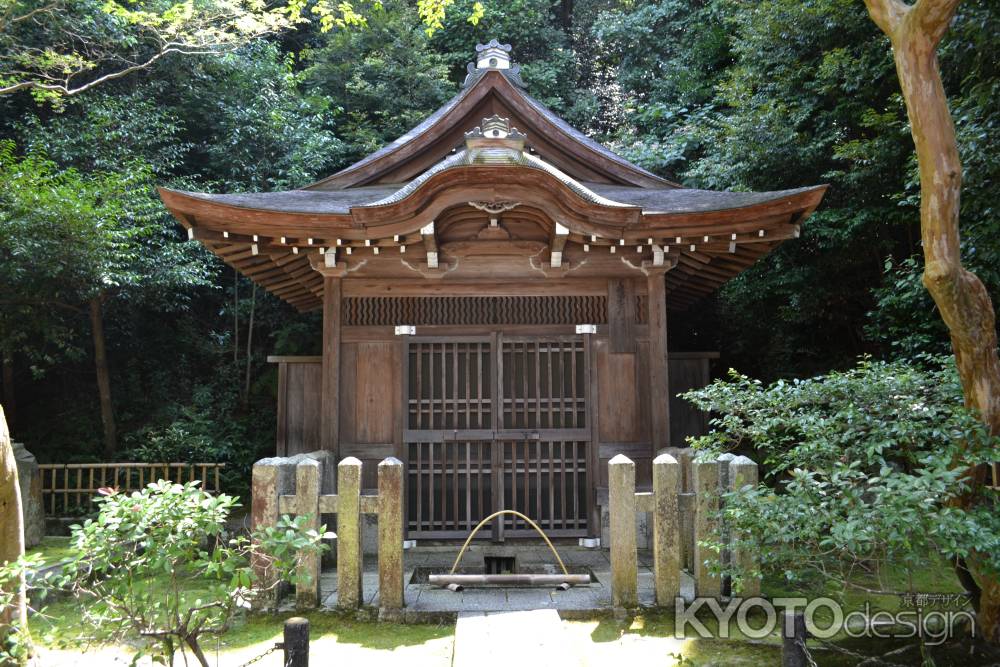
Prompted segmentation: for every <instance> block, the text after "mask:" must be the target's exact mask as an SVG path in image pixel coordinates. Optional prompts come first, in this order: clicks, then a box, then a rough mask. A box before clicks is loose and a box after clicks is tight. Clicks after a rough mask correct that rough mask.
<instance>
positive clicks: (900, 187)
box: [0, 0, 1000, 480]
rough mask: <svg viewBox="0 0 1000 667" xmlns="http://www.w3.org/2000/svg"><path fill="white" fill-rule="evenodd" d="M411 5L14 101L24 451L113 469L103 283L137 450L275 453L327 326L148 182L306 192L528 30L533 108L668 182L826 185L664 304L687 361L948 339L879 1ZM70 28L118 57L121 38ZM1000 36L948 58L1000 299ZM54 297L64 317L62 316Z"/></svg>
mask: <svg viewBox="0 0 1000 667" xmlns="http://www.w3.org/2000/svg"><path fill="white" fill-rule="evenodd" d="M84 4H86V3H84ZM416 4H417V3H412V2H403V1H402V0H389V1H387V2H382V3H356V6H357V7H358V8H359V9H363V10H364V11H363V13H364V14H365V17H364V25H363V26H360V25H359V26H348V27H340V28H336V27H335V29H332V30H329V31H326V32H324V31H323V30H322V29H321V26H320V25H319V24H317V23H308V24H301V25H299V26H298V28H297V29H296V30H292V31H286V32H283V33H281V34H280V35H272V36H268V37H265V38H260V39H257V40H255V41H253V42H251V43H250V44H249V45H247V46H245V47H243V48H240V49H238V50H235V51H233V52H230V53H226V54H224V55H221V56H217V57H191V56H180V55H172V56H167V57H164V58H163V59H161V60H159V61H158V62H156V63H155V64H154V65H153V66H151V67H150V68H148V69H146V70H143V71H141V72H138V73H135V74H133V75H130V76H128V77H124V78H121V79H118V80H114V81H110V82H108V83H106V84H102V85H101V86H100V87H95V88H94V89H93V90H91V91H88V92H86V93H84V94H81V95H79V96H77V97H72V98H68V99H67V100H65V101H64V104H62V106H61V108H59V109H53V108H52V106H51V105H48V104H42V105H39V104H37V103H36V101H35V100H34V99H33V98H32V96H31V95H30V94H28V93H18V94H14V95H6V96H0V139H3V138H5V139H7V140H9V141H12V142H13V144H4V146H5V147H6V148H5V149H4V151H5V152H4V153H3V155H2V158H0V159H2V161H3V166H2V173H3V174H4V176H3V178H5V179H7V181H6V183H10V184H15V185H16V184H17V183H29V182H30V183H32V184H33V185H32V187H31V188H30V191H22V189H21V188H17V187H15V188H8V187H4V188H2V189H0V225H2V228H0V295H2V297H0V298H3V299H5V300H9V299H11V298H12V297H11V295H12V294H13V295H14V296H15V297H16V298H17V300H18V301H19V303H18V304H17V305H16V307H11V306H10V305H9V304H5V305H4V306H3V308H2V309H0V346H2V347H3V348H4V350H3V352H4V356H6V357H7V358H9V359H11V362H10V363H11V364H12V367H13V374H14V378H15V383H14V385H15V388H16V392H15V393H16V396H15V399H16V406H15V407H16V409H15V410H11V408H10V406H8V413H11V412H13V413H14V419H15V423H14V426H13V430H14V434H15V437H16V438H17V439H19V440H23V441H25V442H26V444H27V445H28V447H29V448H30V449H32V450H33V451H36V452H37V453H38V454H39V455H40V456H41V457H42V458H43V460H54V459H58V460H64V461H65V460H81V459H93V458H95V457H96V456H98V455H99V452H100V445H99V443H100V440H101V438H100V434H101V423H100V418H99V410H98V405H97V392H96V389H95V381H94V364H93V359H92V355H93V350H92V347H91V343H90V338H89V337H90V330H89V323H88V320H87V317H86V316H85V315H83V314H81V313H80V312H78V310H79V305H80V299H81V298H83V297H84V296H86V294H87V293H88V291H93V290H95V289H100V290H102V292H103V293H106V300H105V310H104V314H105V328H106V336H107V343H108V353H109V358H110V368H111V378H112V383H111V384H112V396H113V400H114V408H115V415H116V417H117V419H118V422H119V432H120V433H121V438H120V439H121V441H122V443H121V444H122V447H123V448H125V449H128V450H130V451H132V452H133V453H134V454H135V455H136V456H140V457H143V458H158V457H160V456H165V455H167V453H172V454H176V455H184V453H185V452H184V450H185V449H187V456H190V457H194V456H198V457H201V456H204V457H213V458H217V459H221V460H227V461H230V462H232V463H233V464H234V465H233V466H232V467H231V468H230V470H231V471H234V472H233V476H234V480H235V479H240V478H243V479H245V478H246V474H245V471H246V465H247V463H248V462H250V461H252V460H254V458H256V457H257V456H259V455H260V454H262V453H266V452H268V451H270V450H271V449H272V448H273V442H274V422H273V420H274V403H273V392H274V386H275V384H276V381H275V373H274V370H273V368H271V367H269V366H268V365H267V364H266V363H265V361H264V358H265V356H266V355H267V354H269V353H278V354H295V353H305V354H310V353H315V352H316V351H317V349H318V344H319V319H318V317H317V315H316V314H305V315H301V314H298V313H295V312H294V311H293V310H292V309H291V308H289V307H288V306H287V305H285V304H283V303H280V302H278V301H277V300H276V299H274V298H273V297H271V296H270V295H268V294H265V293H263V292H260V291H255V290H254V289H253V288H252V286H251V285H250V283H249V282H248V281H246V280H245V279H243V278H241V277H238V276H235V275H234V273H233V271H232V270H231V269H228V268H226V267H224V266H223V265H222V264H221V263H220V262H218V261H217V260H215V259H214V258H213V257H211V256H210V255H208V253H206V252H205V251H203V250H201V249H200V248H199V247H198V246H197V245H196V244H186V243H183V242H182V239H183V237H182V235H181V233H180V229H179V226H178V225H176V224H175V223H174V222H173V221H172V220H171V219H170V218H169V216H168V215H167V214H166V213H165V211H164V209H163V208H162V206H161V205H160V204H159V203H158V199H157V198H156V196H155V192H153V190H152V186H153V185H154V184H163V185H168V186H174V187H182V188H186V189H211V190H216V191H221V190H226V191H240V190H273V189H280V188H288V187H295V186H301V185H304V184H306V183H308V182H310V181H312V180H314V179H316V178H319V177H322V176H324V175H326V174H328V173H331V172H333V171H335V170H336V169H338V168H340V167H343V166H345V165H347V164H349V163H350V162H351V161H352V160H354V159H357V158H359V157H361V156H362V155H364V154H365V153H367V152H370V151H372V150H374V149H376V148H377V147H378V146H379V145H380V144H382V143H383V142H385V141H388V140H391V139H393V138H395V137H396V136H397V135H399V134H400V133H402V132H404V131H405V130H406V129H408V128H409V127H411V126H412V125H414V124H415V123H417V122H418V121H419V120H420V119H421V118H422V117H424V116H425V115H426V114H428V113H430V112H431V111H432V110H434V109H435V108H436V107H438V106H439V105H440V104H441V103H443V102H444V101H445V100H447V99H448V98H449V96H451V95H452V94H454V93H455V92H456V91H457V90H458V86H459V85H460V83H461V81H462V79H463V77H464V73H465V69H464V66H465V63H466V62H468V61H469V60H470V59H472V57H473V47H474V45H475V43H476V42H481V41H486V40H487V39H489V38H490V37H494V36H495V37H498V38H500V39H502V40H504V41H509V42H511V43H512V45H513V47H514V56H515V59H516V60H517V61H519V62H520V63H522V64H523V66H524V71H523V75H524V79H525V81H526V82H527V84H528V87H529V90H530V92H531V93H532V94H533V95H535V96H536V97H538V98H539V99H541V100H542V101H543V102H545V103H546V104H548V105H550V106H551V107H552V108H553V109H554V110H556V111H557V112H558V113H560V114H561V115H563V116H564V117H565V118H566V119H567V120H568V121H570V122H572V123H573V124H575V125H577V126H578V127H580V128H581V129H583V130H584V131H586V132H588V133H590V134H592V135H594V136H595V137H597V138H599V139H601V140H603V141H605V142H607V143H608V144H609V145H611V146H613V147H614V148H616V149H617V150H619V151H620V152H621V153H623V154H624V155H626V156H628V157H630V158H631V159H633V160H635V161H637V162H639V163H641V164H643V165H644V166H646V167H648V168H650V169H652V170H654V171H656V172H657V173H660V174H663V175H666V176H668V177H670V178H672V179H675V180H677V181H679V182H682V183H684V184H685V185H690V186H697V187H710V188H727V189H780V188H786V187H788V188H790V187H799V186H804V185H812V184H816V183H823V182H825V183H829V184H830V185H831V188H830V190H829V192H828V194H827V196H826V199H825V202H824V205H823V206H822V207H821V209H820V210H819V211H818V212H817V213H816V214H815V215H814V216H813V217H812V218H811V219H810V221H809V222H808V223H807V224H806V226H805V228H804V233H803V237H802V238H801V239H799V240H797V241H791V242H787V243H785V244H784V245H783V246H782V247H781V248H780V249H779V250H778V251H777V252H776V253H774V254H773V255H772V256H770V257H768V258H767V259H766V260H764V261H762V262H760V263H759V264H758V265H757V266H755V267H754V268H752V269H751V270H749V271H748V272H747V273H746V274H745V275H743V276H741V277H740V278H737V279H736V280H734V281H732V282H731V283H730V284H729V285H728V286H726V287H725V288H724V289H723V290H721V292H720V293H719V294H718V295H717V296H715V297H712V298H709V299H706V300H705V302H704V303H703V304H701V305H700V307H698V308H695V309H692V310H691V311H690V312H689V313H686V314H678V315H675V316H672V319H671V334H670V335H671V345H672V347H674V348H677V349H684V348H687V349H719V350H721V351H722V352H723V355H724V356H723V360H722V364H723V365H731V366H735V367H737V368H739V369H740V370H742V371H743V372H746V373H749V374H751V375H753V376H757V377H762V378H765V379H771V378H776V377H791V376H801V375H808V374H812V373H817V372H824V371H827V370H829V369H831V368H845V367H848V366H850V365H851V364H853V360H854V359H855V358H856V357H857V355H858V354H860V353H871V354H874V355H876V356H877V357H880V358H887V357H892V356H896V355H900V354H912V353H916V352H935V353H940V352H942V351H946V350H947V345H948V340H947V336H946V333H945V331H944V328H943V326H942V325H941V324H940V321H939V317H938V316H937V313H936V311H935V309H934V307H933V304H932V303H931V301H930V299H929V298H928V297H927V295H926V293H925V291H924V289H923V287H922V286H921V284H920V282H919V272H920V270H921V259H920V247H919V229H918V221H917V185H916V174H915V168H914V158H913V150H912V142H911V140H910V137H909V132H908V126H907V121H906V117H905V112H904V109H903V105H902V102H901V100H900V97H899V91H898V85H897V83H896V80H895V72H894V69H893V66H892V60H891V55H890V53H889V49H888V43H887V41H886V40H885V38H884V37H882V36H881V35H880V34H879V32H878V30H877V28H876V27H875V26H874V25H873V24H872V23H871V21H870V20H869V19H868V17H867V15H866V13H865V11H864V8H863V6H862V5H861V3H859V2H857V1H856V0H808V1H805V2H803V1H801V0H766V1H764V2H754V3H744V2H736V1H735V0H700V1H699V2H695V3H691V2H680V1H679V0H657V1H656V2H627V3H626V2H614V1H612V0H579V1H577V2H554V1H552V0H512V1H511V2H499V1H495V0H489V1H486V2H482V3H481V4H482V6H481V7H476V4H477V3H474V2H472V1H471V0H456V1H455V2H454V3H451V4H450V6H447V13H446V15H445V16H444V19H443V21H442V26H441V28H440V29H438V30H435V31H433V32H432V34H430V35H428V33H427V31H426V30H425V29H424V28H425V26H424V25H423V24H421V23H420V8H419V7H417V6H416ZM434 4H435V3H424V9H427V8H428V7H432V6H433V5H434ZM438 4H440V3H438ZM444 4H445V5H448V4H449V3H444ZM87 6H88V7H89V6H90V5H87ZM480 10H481V11H480ZM470 15H476V16H477V18H478V20H477V21H476V22H470V21H469V20H468V18H469V16H470ZM79 29H80V30H84V31H89V32H88V33H87V36H88V38H89V39H92V40H96V41H99V40H106V41H108V42H109V43H108V44H106V45H105V46H106V47H107V48H108V49H111V48H112V47H114V46H115V45H114V44H111V43H110V41H111V40H114V39H116V35H115V34H114V33H113V32H108V30H107V26H106V25H100V24H97V23H93V24H90V23H86V24H82V25H81V26H80V27H79ZM998 37H1000V9H998V6H997V4H996V3H995V2H989V1H987V0H967V1H966V2H964V3H963V4H962V7H961V10H960V14H959V16H958V17H957V19H956V21H955V24H954V27H953V29H952V30H951V31H950V33H949V35H948V36H947V38H946V40H945V42H944V44H943V47H942V54H941V60H942V67H943V69H944V73H945V80H946V86H947V88H948V92H949V94H950V96H951V99H952V106H953V109H954V111H955V116H956V122H957V126H958V130H959V135H960V140H961V150H962V158H963V160H964V162H965V165H966V188H965V191H964V193H963V198H962V203H963V230H964V232H963V233H964V245H963V254H964V256H965V260H966V261H967V263H968V265H969V266H970V267H971V268H973V269H974V270H976V271H977V272H978V273H979V274H980V275H981V276H982V277H983V278H984V280H985V281H986V283H987V285H988V286H989V288H990V289H991V291H992V293H993V294H994V296H1000V268H998V267H1000V234H998V233H997V232H998V228H997V218H996V215H995V211H994V206H995V204H994V202H995V201H996V200H997V198H998V195H1000V159H998V156H997V151H996V150H995V147H996V146H997V145H998V143H1000V142H998V139H1000V137H998V134H1000V115H998V113H997V112H996V104H995V100H996V99H997V97H998V95H1000V76H998V71H997V68H998V63H1000V38H998ZM32 38H38V39H40V38H41V37H40V36H38V35H35V36H34V37H32V35H30V34H28V35H25V36H24V39H28V40H30V39H32ZM31 179H33V180H31ZM67 189H71V190H73V191H74V192H77V193H79V194H78V195H77V196H74V197H63V196H61V194H60V193H64V192H65V191H66V190H67ZM59 221H71V224H69V222H67V224H66V229H65V230H63V229H62V227H61V225H62V223H60V222H59ZM63 233H65V234H68V235H69V236H65V237H63V236H59V234H63ZM107 244H113V245H114V247H115V248H126V252H125V254H124V255H121V256H120V257H119V256H118V254H117V253H118V251H117V250H115V256H116V258H117V261H119V262H120V265H116V266H113V267H108V266H106V265H105V264H103V263H102V262H103V260H102V255H101V253H104V252H106V251H107V249H108V247H110V246H108V245H107ZM77 275H82V276H83V278H81V279H80V280H77V279H76V276H77ZM104 277H108V279H109V281H110V282H103V279H104ZM54 299H58V300H59V301H60V302H65V304H67V305H69V306H72V308H62V307H58V308H52V307H47V305H46V302H48V301H52V300H54ZM251 303H253V307H254V313H255V315H254V322H253V332H252V337H251V336H250V331H249V321H248V319H249V318H248V315H249V312H250V309H251ZM74 309H76V310H74ZM248 342H249V344H248ZM247 364H249V365H250V368H251V378H252V381H251V382H250V384H249V386H245V385H244V382H243V377H244V373H245V371H246V367H247ZM181 443H187V444H186V445H185V444H181ZM238 471H242V472H238Z"/></svg>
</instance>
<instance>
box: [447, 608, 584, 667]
mask: <svg viewBox="0 0 1000 667" xmlns="http://www.w3.org/2000/svg"><path fill="white" fill-rule="evenodd" d="M579 664H580V656H579V654H578V652H577V651H576V650H575V648H574V647H573V646H572V644H571V642H570V637H569V634H568V633H567V632H566V629H565V628H564V627H563V622H562V620H561V619H560V618H559V613H558V612H557V611H556V610H555V609H534V610H530V611H485V612H462V613H460V614H459V615H458V624H457V626H456V627H455V649H454V655H453V657H452V667H533V666H535V665H538V666H539V667H542V666H546V667H547V666H548V665H559V666H560V667H562V666H563V665H579Z"/></svg>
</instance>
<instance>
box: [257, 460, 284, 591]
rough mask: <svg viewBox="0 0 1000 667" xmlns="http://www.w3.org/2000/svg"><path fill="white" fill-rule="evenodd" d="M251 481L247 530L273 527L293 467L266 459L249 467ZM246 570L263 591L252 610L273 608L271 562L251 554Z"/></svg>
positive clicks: (274, 579)
mask: <svg viewBox="0 0 1000 667" xmlns="http://www.w3.org/2000/svg"><path fill="white" fill-rule="evenodd" d="M250 479H251V489H252V492H251V496H252V498H251V501H250V529H251V530H252V531H255V530H257V529H259V528H266V527H268V526H274V525H276V524H277V523H278V517H279V516H280V513H281V512H280V507H279V505H280V497H281V496H282V495H284V494H287V493H289V492H290V491H291V486H292V484H293V482H294V479H295V476H294V467H292V466H290V465H289V462H288V459H282V458H276V457H275V458H267V459H261V460H260V461H258V462H257V463H255V464H253V470H252V472H251V475H250ZM250 566H251V567H252V568H253V571H254V576H255V577H256V579H257V582H258V585H259V586H260V587H261V589H262V590H263V591H265V592H264V593H263V594H262V595H261V596H260V597H259V598H256V599H255V600H254V606H255V607H256V608H268V607H273V606H274V605H275V603H276V602H277V600H278V598H279V596H280V594H281V590H280V588H281V585H280V584H279V582H278V577H277V573H276V572H275V571H274V568H272V567H271V558H270V557H269V556H267V555H266V554H263V553H260V552H258V551H256V550H255V551H254V552H253V554H251V559H250Z"/></svg>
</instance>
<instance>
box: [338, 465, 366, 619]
mask: <svg viewBox="0 0 1000 667" xmlns="http://www.w3.org/2000/svg"><path fill="white" fill-rule="evenodd" d="M361 565H362V555H361V461H359V460H358V459H356V458H354V457H353V456H348V457H347V458H345V459H344V460H343V461H341V462H340V464H339V465H338V466H337V606H338V607H340V608H341V609H357V608H358V607H359V606H360V605H361V602H362V600H363V598H362V586H361Z"/></svg>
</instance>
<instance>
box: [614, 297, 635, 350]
mask: <svg viewBox="0 0 1000 667" xmlns="http://www.w3.org/2000/svg"><path fill="white" fill-rule="evenodd" d="M608 351H609V352H611V353H612V354H630V353H634V352H635V283H634V282H633V281H632V280H631V279H628V278H613V279H611V280H608Z"/></svg>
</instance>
